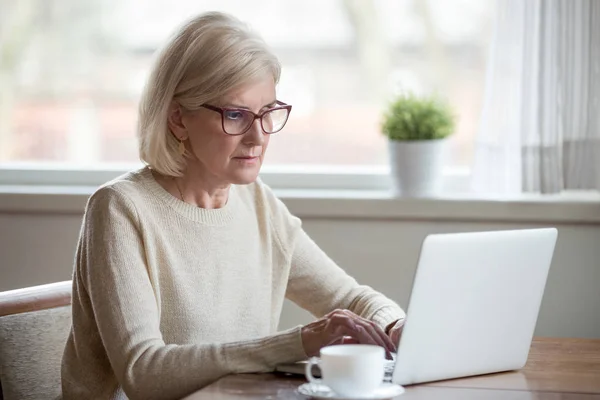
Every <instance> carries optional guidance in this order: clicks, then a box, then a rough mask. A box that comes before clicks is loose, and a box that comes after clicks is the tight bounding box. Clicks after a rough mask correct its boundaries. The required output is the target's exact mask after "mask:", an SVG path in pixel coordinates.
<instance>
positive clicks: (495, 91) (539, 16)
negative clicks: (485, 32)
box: [473, 0, 600, 194]
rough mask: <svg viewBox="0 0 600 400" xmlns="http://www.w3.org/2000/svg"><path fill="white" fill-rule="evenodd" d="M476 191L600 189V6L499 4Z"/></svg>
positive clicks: (586, 2) (567, 0)
mask: <svg viewBox="0 0 600 400" xmlns="http://www.w3.org/2000/svg"><path fill="white" fill-rule="evenodd" d="M473 189H474V191H476V192H479V193H487V194H490V193H498V194H514V193H521V192H540V193H558V192H561V191H563V190H582V189H583V190H587V189H596V190H597V189H600V0H499V1H498V10H497V20H496V26H495V31H494V40H493V45H492V50H491V55H490V59H489V67H488V76H487V81H486V94H485V101H484V109H483V114H482V120H481V125H480V130H479V133H478V137H477V139H476V149H475V161H474V166H473Z"/></svg>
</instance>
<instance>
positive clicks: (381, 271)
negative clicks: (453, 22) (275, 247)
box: [0, 199, 600, 338]
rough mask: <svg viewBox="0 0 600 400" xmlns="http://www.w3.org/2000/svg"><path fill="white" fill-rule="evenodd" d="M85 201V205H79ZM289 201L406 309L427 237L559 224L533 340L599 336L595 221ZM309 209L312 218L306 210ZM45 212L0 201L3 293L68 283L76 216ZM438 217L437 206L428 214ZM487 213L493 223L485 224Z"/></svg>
mask: <svg viewBox="0 0 600 400" xmlns="http://www.w3.org/2000/svg"><path fill="white" fill-rule="evenodd" d="M78 201H79V200H78ZM83 202H84V199H83V200H80V201H79V203H78V204H79V205H82V204H84V203H83ZM286 202H287V203H288V205H289V206H290V209H291V210H292V211H293V212H295V213H296V214H298V215H300V216H302V217H303V220H304V226H305V229H306V230H307V231H308V233H309V234H310V235H311V236H312V237H313V238H314V239H315V240H316V242H317V243H319V244H320V246H321V247H322V248H323V249H324V250H325V251H327V252H328V254H329V255H330V256H331V257H332V258H333V259H334V260H336V261H337V262H338V263H339V264H340V265H341V266H343V267H344V268H345V269H346V270H347V271H348V272H349V273H350V274H351V275H353V276H355V277H356V278H357V279H358V280H359V281H360V282H361V283H364V284H368V285H371V286H373V287H374V288H376V289H378V290H380V291H381V292H383V293H384V294H386V295H388V296H389V297H391V298H392V299H394V300H396V301H398V302H399V303H400V304H401V305H402V306H404V307H405V306H406V305H407V303H408V298H409V295H410V291H411V285H412V279H413V276H414V273H415V268H416V264H417V258H418V253H419V248H420V245H421V242H422V240H423V238H424V237H425V236H426V235H427V234H429V233H438V232H464V231H477V230H493V229H513V228H527V227H541V226H548V225H553V226H557V227H558V228H559V240H558V243H557V248H556V252H555V257H554V260H553V264H552V267H551V270H550V275H549V278H548V283H547V287H546V292H545V295H544V299H543V303H542V308H541V310H540V317H539V320H538V325H537V328H536V334H537V335H543V336H563V337H568V336H571V337H596V338H600V224H598V223H597V220H594V221H596V222H594V221H592V222H591V223H585V218H579V219H577V220H575V219H574V221H575V222H569V221H568V218H563V217H557V218H554V219H556V220H558V221H553V222H552V223H551V224H550V223H547V222H540V220H539V218H537V220H538V221H535V222H518V221H510V218H509V217H508V216H510V215H514V213H512V212H508V213H507V218H505V219H506V220H509V221H510V222H503V221H501V220H500V219H501V218H499V214H496V215H494V214H493V213H491V212H486V211H485V210H483V211H481V212H479V214H480V215H479V217H478V218H476V219H474V218H472V215H471V214H469V213H468V212H466V211H465V213H463V214H462V217H461V215H453V216H449V215H447V214H448V212H444V213H445V214H444V215H446V218H437V217H436V218H424V217H423V215H422V214H419V212H416V211H415V212H413V211H410V212H402V213H396V214H395V215H393V217H390V218H381V215H371V216H369V215H370V214H369V213H364V212H346V213H338V214H337V215H336V216H335V218H333V217H327V216H325V215H323V213H324V211H323V210H324V209H327V207H328V205H327V204H329V205H331V204H330V203H327V204H324V205H323V204H322V205H321V206H319V204H312V205H310V206H307V204H309V203H310V200H309V201H304V200H302V199H292V200H289V201H286ZM342 203H343V202H342ZM342 203H340V204H342ZM342 205H343V204H342ZM362 206H363V205H361V207H362ZM400 206H401V205H398V207H400ZM311 207H312V209H314V212H310V211H309V210H310V209H311ZM406 207H408V209H410V207H412V206H411V205H410V204H409V205H407V206H406ZM45 208H47V207H44V206H40V207H39V208H38V209H36V210H31V209H30V210H25V209H19V207H16V206H14V205H13V206H11V207H8V209H7V208H6V207H4V209H3V207H2V202H0V290H8V289H14V288H18V287H23V286H30V285H36V284H43V283H48V282H53V281H59V280H66V279H69V278H70V275H71V269H72V261H73V256H74V250H75V243H76V239H77V236H78V233H79V228H80V219H81V214H80V211H73V212H68V211H65V209H61V208H60V207H55V208H57V209H58V210H59V211H57V210H54V211H50V210H44V209H45ZM338 208H340V207H338ZM341 208H343V207H341ZM484 208H485V207H484ZM380 209H381V207H379V210H380ZM480 209H481V207H480ZM350 211H351V210H350ZM509 211H510V210H509ZM441 212H442V211H439V208H437V209H436V211H432V215H433V214H435V213H441ZM469 212H471V211H469ZM327 214H335V213H330V212H328V213H327ZM392 214H393V213H392ZM409 214H410V215H409ZM481 214H483V215H481ZM485 214H488V215H494V217H493V218H489V220H486V218H485ZM522 214H527V212H526V211H523V212H522ZM411 215H420V216H419V218H414V217H411ZM598 215H600V214H598ZM450 217H451V218H450ZM461 218H462V220H461ZM521 219H522V218H521ZM531 219H533V220H536V218H531ZM582 221H583V222H582ZM508 289H509V288H507V290H508ZM309 320H310V316H309V315H308V314H307V313H306V312H304V311H303V310H300V309H299V308H297V307H296V306H295V305H293V304H286V306H285V308H284V313H283V316H282V321H281V327H282V328H286V327H290V326H293V325H296V324H298V323H304V322H307V321H309Z"/></svg>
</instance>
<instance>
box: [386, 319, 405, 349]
mask: <svg viewBox="0 0 600 400" xmlns="http://www.w3.org/2000/svg"><path fill="white" fill-rule="evenodd" d="M404 321H405V320H404V319H399V320H397V321H394V322H392V323H391V324H389V325H388V326H387V327H386V328H385V332H386V333H387V335H388V336H389V337H390V339H391V340H392V343H393V344H394V346H398V344H399V343H400V336H402V329H404Z"/></svg>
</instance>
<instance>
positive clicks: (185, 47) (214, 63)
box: [137, 12, 281, 176]
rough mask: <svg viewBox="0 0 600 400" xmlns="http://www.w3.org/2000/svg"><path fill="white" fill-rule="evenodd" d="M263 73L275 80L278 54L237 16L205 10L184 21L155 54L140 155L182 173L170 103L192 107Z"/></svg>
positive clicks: (142, 113)
mask: <svg viewBox="0 0 600 400" xmlns="http://www.w3.org/2000/svg"><path fill="white" fill-rule="evenodd" d="M265 72H266V73H270V74H272V76H273V79H274V81H275V83H276V84H277V83H278V82H279V76H280V74H281V65H280V63H279V61H278V60H277V57H276V56H275V55H274V54H273V53H272V52H271V51H270V50H269V48H268V47H267V45H266V43H265V42H264V41H263V40H262V39H261V38H260V37H259V36H258V35H257V34H255V33H254V32H252V31H251V30H250V28H249V27H248V26H247V25H246V24H244V23H242V22H241V21H240V20H238V19H237V18H234V17H232V16H230V15H227V14H223V13H218V12H210V13H205V14H201V15H199V16H197V17H196V18H194V19H192V20H190V21H189V22H187V23H186V24H185V25H183V26H182V27H181V28H180V29H179V30H178V31H177V32H176V34H175V36H174V37H173V38H172V39H171V40H170V41H169V42H168V43H167V44H166V46H165V47H164V48H163V49H162V50H161V51H160V52H159V53H158V57H157V59H156V60H155V63H154V65H153V67H152V71H151V73H150V77H149V79H148V81H147V83H146V86H145V88H144V92H143V93H142V97H141V100H140V105H139V114H138V127H137V134H138V138H139V154H140V159H141V160H142V161H143V162H144V163H146V164H148V165H149V166H150V167H151V168H152V169H154V170H156V171H157V172H159V173H160V174H163V175H167V176H181V175H182V173H183V170H184V169H185V165H186V160H185V157H184V156H183V155H181V154H180V153H179V151H178V144H179V143H178V141H177V138H175V136H174V135H173V134H172V133H171V131H170V129H169V127H168V124H167V120H168V117H169V110H170V108H171V103H172V102H173V101H175V102H177V103H178V104H179V105H180V106H181V107H183V108H184V109H185V110H197V109H198V108H200V106H201V105H203V104H206V103H209V102H214V101H217V100H219V99H220V98H221V97H222V96H223V95H224V94H226V93H227V92H229V91H231V90H233V89H235V88H237V87H239V86H240V85H243V84H247V83H250V82H252V81H253V80H255V79H257V78H260V77H262V76H264V74H265Z"/></svg>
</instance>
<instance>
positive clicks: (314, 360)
mask: <svg viewBox="0 0 600 400" xmlns="http://www.w3.org/2000/svg"><path fill="white" fill-rule="evenodd" d="M320 363H321V360H320V359H319V358H317V357H311V358H310V359H309V360H308V363H307V364H306V367H305V369H304V374H305V375H306V379H308V381H309V382H310V383H314V384H316V385H321V384H322V383H323V379H318V378H315V377H314V376H313V374H312V367H313V365H317V366H319V364H320Z"/></svg>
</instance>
